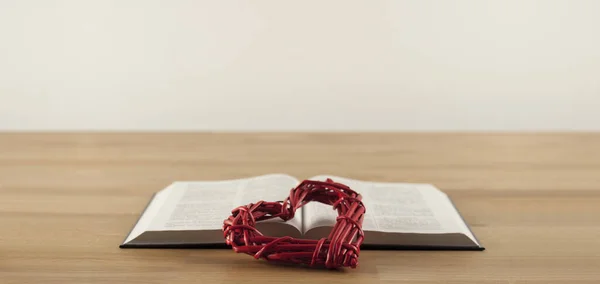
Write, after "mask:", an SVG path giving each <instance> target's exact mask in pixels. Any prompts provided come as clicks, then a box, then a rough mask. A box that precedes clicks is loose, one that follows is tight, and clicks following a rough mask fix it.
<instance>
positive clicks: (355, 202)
mask: <svg viewBox="0 0 600 284" xmlns="http://www.w3.org/2000/svg"><path fill="white" fill-rule="evenodd" d="M361 199H362V196H361V195H360V194H359V193H357V192H355V191H353V190H352V189H350V188H349V187H348V186H346V185H344V184H341V183H336V182H334V181H333V180H331V179H327V180H326V181H325V182H323V181H313V180H305V181H303V182H302V183H300V184H299V185H298V186H297V187H295V188H292V189H291V190H290V195H289V196H288V197H287V198H286V199H285V200H283V201H279V202H267V201H259V202H256V203H250V204H248V205H245V206H240V207H237V208H235V209H234V210H232V212H231V213H232V215H231V216H229V218H227V219H225V221H224V222H223V236H224V237H225V241H226V243H227V245H231V246H232V248H233V250H234V251H235V252H237V253H246V254H249V255H252V256H254V258H256V259H260V258H263V259H266V260H267V261H274V262H284V263H293V264H303V265H308V266H311V267H327V268H338V267H342V266H345V267H352V268H355V267H356V266H357V265H358V255H359V252H360V246H361V244H362V242H363V239H364V233H363V231H362V222H363V218H364V214H365V212H366V208H365V207H364V204H363V203H362V201H361ZM311 201H314V202H321V203H324V204H327V205H331V206H333V208H334V209H335V210H337V212H338V217H337V222H336V224H335V226H334V227H333V229H332V230H331V233H330V234H329V236H328V237H327V238H322V239H320V240H309V239H295V238H292V237H289V236H288V237H280V238H275V237H269V236H264V235H263V234H262V233H261V232H259V231H258V230H257V229H256V228H255V224H256V222H258V221H262V220H267V219H272V218H281V219H282V220H285V221H287V220H289V219H292V218H293V217H294V213H295V212H296V209H298V208H300V207H302V206H304V205H305V204H307V203H308V202H311Z"/></svg>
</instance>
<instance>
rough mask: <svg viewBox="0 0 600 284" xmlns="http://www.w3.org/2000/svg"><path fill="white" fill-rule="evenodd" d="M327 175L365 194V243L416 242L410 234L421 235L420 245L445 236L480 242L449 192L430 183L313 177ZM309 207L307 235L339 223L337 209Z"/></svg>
mask: <svg viewBox="0 0 600 284" xmlns="http://www.w3.org/2000/svg"><path fill="white" fill-rule="evenodd" d="M326 178H331V179H333V180H334V181H336V182H340V183H343V184H346V185H348V186H349V187H350V188H352V189H353V190H355V191H357V192H359V193H360V194H361V195H362V196H363V203H364V205H365V207H366V214H365V219H364V222H363V230H364V231H365V244H383V243H385V244H397V245H403V242H405V243H410V242H414V241H415V240H411V239H410V238H413V239H414V238H417V236H418V241H420V242H421V243H420V245H427V244H431V245H439V244H440V243H441V242H442V241H444V240H443V239H442V238H443V237H444V236H445V238H446V240H445V241H446V242H448V243H449V245H451V244H452V242H454V243H457V242H463V243H464V242H466V241H468V242H472V243H475V244H476V243H477V240H476V239H475V237H474V236H473V235H472V233H471V231H470V230H469V228H468V227H467V225H466V224H465V223H464V221H463V220H462V218H461V216H460V214H459V213H458V211H457V210H456V208H455V207H454V206H453V204H452V202H451V201H450V199H449V198H448V196H447V195H446V194H445V193H443V192H442V191H440V190H439V189H437V188H436V187H434V186H432V185H430V184H413V183H387V182H371V181H361V180H355V179H349V178H343V177H338V176H331V175H320V176H316V177H313V178H311V179H315V180H323V181H324V180H325V179H326ZM305 208H306V209H305V212H304V214H305V215H304V217H305V218H304V230H305V232H306V234H307V236H312V237H316V235H323V234H327V232H329V231H330V230H331V228H332V226H333V224H335V218H336V217H337V212H336V211H334V210H332V208H331V207H330V206H326V205H324V204H318V203H309V204H307V205H305ZM400 234H402V236H400ZM424 235H430V237H427V236H424ZM435 238H438V239H435ZM453 238H454V239H455V240H452V239H453ZM461 238H462V239H463V240H461Z"/></svg>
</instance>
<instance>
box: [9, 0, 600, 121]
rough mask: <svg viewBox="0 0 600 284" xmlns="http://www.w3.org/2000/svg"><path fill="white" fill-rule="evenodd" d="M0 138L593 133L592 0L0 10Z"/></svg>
mask: <svg viewBox="0 0 600 284" xmlns="http://www.w3.org/2000/svg"><path fill="white" fill-rule="evenodd" d="M0 130H323V131H327V130H336V131H342V130H600V1H597V0H587V1H585V0H563V1H552V0H545V1H542V0H540V1H532V0H498V1H482V0H470V1H467V0H464V1H459V0H439V1H424V0H415V1H377V0H365V1H349V0H344V1H342V0H339V1H333V0H326V1H316V0H310V1H309V0H301V1H284V0H272V1H262V0H254V1H250V0H249V1H215V0H207V1H191V0H190V1H183V0H172V1H168V0H164V1H157V0H1V1H0Z"/></svg>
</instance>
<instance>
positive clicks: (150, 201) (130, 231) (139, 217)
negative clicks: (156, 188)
mask: <svg viewBox="0 0 600 284" xmlns="http://www.w3.org/2000/svg"><path fill="white" fill-rule="evenodd" d="M155 197H156V192H155V193H153V194H152V196H150V200H149V201H148V203H146V206H145V207H144V209H143V210H142V212H141V213H140V214H139V216H138V218H137V221H135V222H134V223H133V226H132V227H131V229H130V230H129V233H127V234H126V235H125V238H123V241H122V242H121V244H120V245H119V248H125V247H126V246H128V244H126V243H125V242H126V241H127V238H128V237H129V236H130V235H131V233H133V229H135V227H136V226H137V225H138V223H139V222H140V219H142V216H144V214H145V213H146V210H148V207H150V204H151V203H152V201H153V200H154V198H155Z"/></svg>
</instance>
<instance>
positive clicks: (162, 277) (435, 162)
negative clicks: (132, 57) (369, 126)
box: [0, 133, 600, 284]
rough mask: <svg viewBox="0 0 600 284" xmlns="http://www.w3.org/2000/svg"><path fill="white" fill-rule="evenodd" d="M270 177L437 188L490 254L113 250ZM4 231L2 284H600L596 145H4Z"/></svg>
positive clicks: (539, 140)
mask: <svg viewBox="0 0 600 284" xmlns="http://www.w3.org/2000/svg"><path fill="white" fill-rule="evenodd" d="M272 172H285V173H289V174H292V175H295V176H298V177H300V178H303V177H310V176H313V175H316V174H320V173H329V174H336V175H342V176H348V177H353V178H357V179H370V180H381V181H405V182H427V183H434V184H436V185H437V186H439V187H440V188H442V189H443V190H444V191H445V192H447V193H448V194H449V195H450V196H451V197H452V198H453V200H454V201H455V202H456V205H457V207H458V208H459V210H460V211H461V212H462V214H463V215H464V218H465V219H466V221H467V222H468V223H469V224H470V225H471V226H472V229H473V231H474V232H475V234H476V235H477V236H478V238H479V239H480V240H481V242H482V243H483V244H484V245H485V246H486V251H483V252H478V251H457V252H451V251H364V250H363V251H362V252H361V256H360V262H359V264H360V267H359V268H357V269H354V270H353V269H345V270H342V271H323V270H314V269H305V268H294V267H282V266H274V265H270V264H266V263H265V262H263V261H259V260H254V259H252V258H251V257H249V256H247V255H243V254H235V253H233V252H232V251H230V250H141V249H140V250H135V249H128V250H125V249H119V248H118V245H119V244H120V243H121V241H122V240H123V238H124V237H125V234H126V233H127V232H128V231H129V230H130V229H131V226H132V225H133V223H134V222H135V221H136V219H137V218H138V216H139V213H140V212H141V210H142V209H143V207H144V206H145V205H146V203H147V202H148V200H149V198H150V196H151V194H152V193H153V192H155V191H157V190H159V189H161V188H163V187H164V186H165V185H167V184H169V183H170V182H172V181H174V180H202V179H229V178H238V177H246V176H252V175H259V174H264V173H272ZM0 230H1V231H0V283H46V284H48V283H167V282H169V283H188V282H189V283H192V282H193V283H246V282H245V281H246V279H248V278H249V279H253V280H255V281H250V282H248V283H254V282H257V283H258V282H273V283H311V284H312V283H579V282H576V281H575V280H578V281H581V283H600V134H374V133H371V134H146V133H139V134H98V133H96V134H0ZM446 281H447V282H446Z"/></svg>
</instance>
